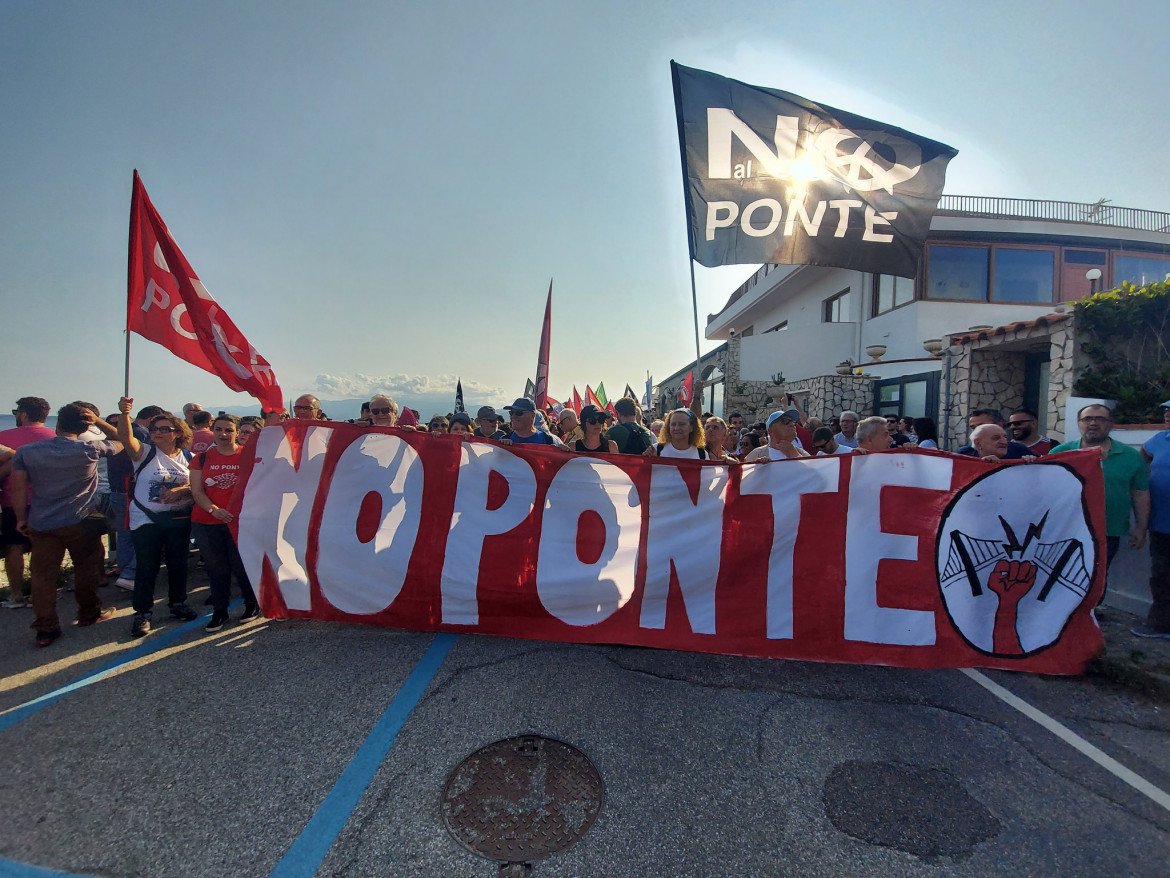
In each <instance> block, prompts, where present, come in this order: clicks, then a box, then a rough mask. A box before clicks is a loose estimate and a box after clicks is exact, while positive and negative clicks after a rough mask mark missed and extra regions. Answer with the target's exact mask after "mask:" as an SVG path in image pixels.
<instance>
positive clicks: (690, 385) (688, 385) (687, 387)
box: [678, 369, 695, 406]
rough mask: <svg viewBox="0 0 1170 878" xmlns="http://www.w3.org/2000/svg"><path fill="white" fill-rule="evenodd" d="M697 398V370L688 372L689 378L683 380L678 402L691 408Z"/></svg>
mask: <svg viewBox="0 0 1170 878" xmlns="http://www.w3.org/2000/svg"><path fill="white" fill-rule="evenodd" d="M694 398H695V370H694V369H692V370H691V371H690V372H687V377H686V378H684V379H683V383H682V387H680V388H679V391H678V401H679V402H680V403H681V404H682V405H685V406H689V405H690V404H691V402H692V401H693V400H694Z"/></svg>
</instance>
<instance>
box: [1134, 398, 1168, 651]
mask: <svg viewBox="0 0 1170 878" xmlns="http://www.w3.org/2000/svg"><path fill="white" fill-rule="evenodd" d="M1162 423H1163V424H1164V425H1165V426H1166V427H1167V429H1165V430H1163V431H1162V432H1161V433H1155V434H1154V435H1153V436H1151V437H1150V438H1149V439H1147V440H1146V444H1145V445H1143V446H1142V457H1144V458H1145V459H1146V461H1147V462H1148V463H1149V464H1150V506H1151V514H1150V598H1151V599H1152V601H1153V602H1152V603H1151V604H1150V612H1149V613H1148V614H1147V615H1146V624H1145V625H1135V626H1134V627H1133V628H1131V629H1130V631H1132V632H1133V633H1134V634H1136V635H1137V636H1138V637H1157V638H1160V639H1162V640H1170V400H1167V401H1166V402H1164V403H1162Z"/></svg>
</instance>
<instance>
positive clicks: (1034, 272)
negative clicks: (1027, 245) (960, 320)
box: [991, 247, 1056, 302]
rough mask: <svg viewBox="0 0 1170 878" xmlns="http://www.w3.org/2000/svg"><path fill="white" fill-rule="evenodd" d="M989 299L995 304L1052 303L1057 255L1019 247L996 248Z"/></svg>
mask: <svg viewBox="0 0 1170 878" xmlns="http://www.w3.org/2000/svg"><path fill="white" fill-rule="evenodd" d="M994 253H995V274H994V281H993V283H992V287H991V290H992V292H991V298H992V299H993V300H994V301H996V302H1051V301H1052V286H1053V278H1054V277H1055V271H1056V253H1055V251H1053V250H1027V249H1023V248H1019V247H996V248H995V251H994Z"/></svg>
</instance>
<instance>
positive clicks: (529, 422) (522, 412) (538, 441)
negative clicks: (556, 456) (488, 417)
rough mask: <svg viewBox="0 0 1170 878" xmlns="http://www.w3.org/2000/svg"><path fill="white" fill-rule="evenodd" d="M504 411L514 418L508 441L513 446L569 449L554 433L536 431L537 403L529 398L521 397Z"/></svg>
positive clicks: (505, 407)
mask: <svg viewBox="0 0 1170 878" xmlns="http://www.w3.org/2000/svg"><path fill="white" fill-rule="evenodd" d="M504 411H506V412H508V413H509V414H510V415H511V416H512V432H511V434H510V435H509V436H508V439H509V440H510V441H511V443H512V444H513V445H551V446H553V447H554V448H559V449H560V450H562V451H568V450H569V448H568V446H567V445H565V444H564V443H563V442H561V440H560V439H558V438H557V437H556V436H554V435H553V434H552V433H547V432H545V431H544V430H538V429H536V403H534V402H533V401H532V400H530V399H528V398H527V397H523V396H522V397H520V398H519V399H517V400H516V401H515V402H514V403H512V404H511V405H506V406H504Z"/></svg>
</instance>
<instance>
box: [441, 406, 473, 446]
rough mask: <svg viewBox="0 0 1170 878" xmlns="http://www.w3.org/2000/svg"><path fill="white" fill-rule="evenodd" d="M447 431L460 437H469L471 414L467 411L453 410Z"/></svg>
mask: <svg viewBox="0 0 1170 878" xmlns="http://www.w3.org/2000/svg"><path fill="white" fill-rule="evenodd" d="M447 432H448V433H454V434H455V435H456V436H458V437H459V438H460V439H470V438H471V435H472V433H471V415H469V414H468V413H467V412H455V414H453V415H451V421H450V423H449V424H448V425H447Z"/></svg>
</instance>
